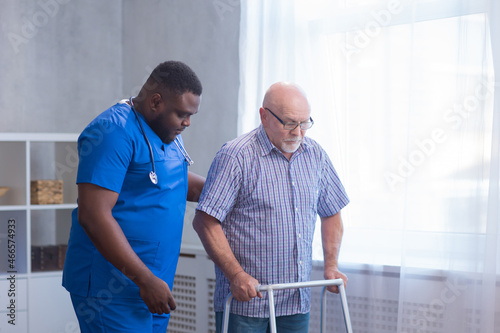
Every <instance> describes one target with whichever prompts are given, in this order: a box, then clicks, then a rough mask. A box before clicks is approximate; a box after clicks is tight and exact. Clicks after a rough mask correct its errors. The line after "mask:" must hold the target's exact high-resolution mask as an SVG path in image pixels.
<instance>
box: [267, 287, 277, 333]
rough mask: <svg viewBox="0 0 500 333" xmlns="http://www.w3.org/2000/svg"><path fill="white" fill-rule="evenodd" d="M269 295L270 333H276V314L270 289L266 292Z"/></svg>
mask: <svg viewBox="0 0 500 333" xmlns="http://www.w3.org/2000/svg"><path fill="white" fill-rule="evenodd" d="M267 294H268V295H269V325H270V326H271V333H276V332H277V330H276V313H275V309H274V292H273V290H272V289H270V290H268V292H267Z"/></svg>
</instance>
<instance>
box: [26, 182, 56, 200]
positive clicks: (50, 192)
mask: <svg viewBox="0 0 500 333" xmlns="http://www.w3.org/2000/svg"><path fill="white" fill-rule="evenodd" d="M62 203H63V181H62V180H32V181H31V204H32V205H50V204H62Z"/></svg>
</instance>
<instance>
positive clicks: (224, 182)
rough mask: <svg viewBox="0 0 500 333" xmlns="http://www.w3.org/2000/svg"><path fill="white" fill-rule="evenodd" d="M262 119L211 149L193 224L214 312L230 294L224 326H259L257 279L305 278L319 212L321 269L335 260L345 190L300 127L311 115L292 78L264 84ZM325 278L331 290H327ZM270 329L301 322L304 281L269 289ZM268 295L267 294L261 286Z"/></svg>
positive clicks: (262, 305)
mask: <svg viewBox="0 0 500 333" xmlns="http://www.w3.org/2000/svg"><path fill="white" fill-rule="evenodd" d="M259 112H260V119H261V126H259V127H258V128H256V129H255V130H253V131H251V132H250V133H247V134H245V135H243V136H241V137H239V138H237V139H235V140H233V141H230V142H228V143H226V144H225V145H224V146H223V147H222V148H221V150H220V151H219V152H218V153H217V155H216V157H215V159H214V161H213V163H212V166H211V168H210V171H209V173H208V176H207V181H206V184H205V187H204V189H203V192H202V195H201V198H200V202H199V203H198V206H197V212H196V215H195V218H194V220H193V226H194V228H195V230H196V231H197V233H198V235H199V237H200V239H201V241H202V243H203V245H204V247H205V249H206V250H207V252H208V254H209V255H210V257H211V258H212V259H213V261H214V262H215V264H216V288H215V296H214V303H215V312H216V325H217V330H218V331H219V332H220V329H221V322H222V311H223V309H224V300H225V298H226V297H227V295H228V293H229V291H231V292H232V294H233V296H234V298H235V300H236V301H233V304H232V309H231V315H230V319H229V331H230V332H266V330H267V328H268V325H269V318H268V317H269V314H268V313H269V309H268V307H267V300H266V299H265V297H263V295H262V294H261V293H259V292H257V291H256V288H255V287H256V286H257V285H258V284H275V283H290V282H303V281H308V280H309V278H310V273H311V268H312V240H313V233H314V227H315V222H316V217H317V215H319V216H320V217H321V232H322V239H323V252H324V277H325V279H336V278H342V279H343V280H344V281H345V282H347V277H346V276H345V275H344V274H343V273H341V272H340V271H339V269H338V253H339V249H340V244H341V240H342V234H343V226H342V220H341V216H340V210H341V209H342V208H343V207H344V206H345V205H347V203H348V202H349V199H348V197H347V195H346V193H345V190H344V188H343V186H342V184H341V182H340V180H339V178H338V176H337V173H336V171H335V169H334V167H333V165H332V163H331V161H330V159H329V158H328V156H327V154H326V153H325V151H324V150H323V149H322V148H321V146H320V145H319V144H318V143H317V142H315V141H314V140H312V139H310V138H307V137H305V133H306V131H307V130H308V129H309V128H311V126H312V125H313V120H312V118H311V115H310V113H311V111H310V106H309V102H308V100H307V98H306V96H305V94H304V92H303V91H302V89H300V88H299V87H298V86H297V85H295V84H290V83H284V82H279V83H275V84H273V85H272V86H271V87H270V88H269V89H268V91H267V92H266V94H265V97H264V101H263V104H262V107H261V108H260V110H259ZM335 289H336V287H331V288H330V290H331V291H334V292H338V290H335ZM275 295H276V317H277V318H276V324H277V329H278V332H307V331H308V326H309V311H310V296H311V291H310V289H292V290H280V291H276V293H275ZM264 296H266V297H267V295H264Z"/></svg>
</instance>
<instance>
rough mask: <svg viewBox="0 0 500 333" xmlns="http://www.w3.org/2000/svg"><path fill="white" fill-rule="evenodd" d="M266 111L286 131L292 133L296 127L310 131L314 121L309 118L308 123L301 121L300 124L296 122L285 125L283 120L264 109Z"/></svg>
mask: <svg viewBox="0 0 500 333" xmlns="http://www.w3.org/2000/svg"><path fill="white" fill-rule="evenodd" d="M264 109H266V110H267V111H269V112H271V114H272V115H273V116H274V117H275V118H276V119H278V121H279V122H280V123H282V124H283V128H284V129H285V130H287V131H293V130H294V129H296V128H297V126H300V129H301V130H307V129H310V128H311V127H312V125H314V120H313V119H312V118H311V117H309V120H308V121H303V122H301V123H296V122H290V123H285V122H284V121H283V120H281V119H280V118H279V117H278V116H277V115H275V114H274V112H273V111H271V110H269V109H268V108H264Z"/></svg>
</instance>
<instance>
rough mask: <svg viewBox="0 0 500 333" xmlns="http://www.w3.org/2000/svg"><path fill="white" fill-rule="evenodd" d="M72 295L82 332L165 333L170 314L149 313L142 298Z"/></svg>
mask: <svg viewBox="0 0 500 333" xmlns="http://www.w3.org/2000/svg"><path fill="white" fill-rule="evenodd" d="M70 295H71V301H72V302H73V307H74V308H75V312H76V316H77V318H78V323H79V324H80V331H81V332H82V333H104V332H106V333H142V332H148V333H151V332H154V333H165V332H166V331H167V325H168V320H169V318H170V315H157V314H152V313H151V312H149V310H148V308H147V306H146V304H145V303H144V302H143V300H142V299H127V298H99V297H81V296H76V295H74V294H70Z"/></svg>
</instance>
